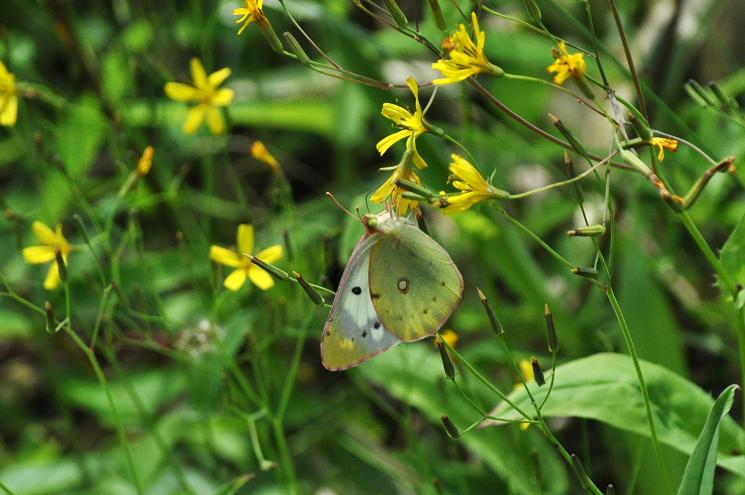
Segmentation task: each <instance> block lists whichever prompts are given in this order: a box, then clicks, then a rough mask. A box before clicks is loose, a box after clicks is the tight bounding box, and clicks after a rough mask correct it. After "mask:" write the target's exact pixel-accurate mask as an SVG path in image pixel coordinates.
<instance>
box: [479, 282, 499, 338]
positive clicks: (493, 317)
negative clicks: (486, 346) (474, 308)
mask: <svg viewBox="0 0 745 495" xmlns="http://www.w3.org/2000/svg"><path fill="white" fill-rule="evenodd" d="M476 291H477V292H478V294H479V299H480V300H481V304H483V305H484V310H485V311H486V316H487V317H488V318H489V323H491V327H492V330H494V333H495V334H497V337H501V336H502V334H503V333H504V328H503V327H502V323H501V322H500V321H499V318H497V315H495V314H494V311H492V309H491V305H490V304H489V301H488V300H487V299H486V296H485V295H484V293H483V292H481V289H479V288H478V287H477V288H476Z"/></svg>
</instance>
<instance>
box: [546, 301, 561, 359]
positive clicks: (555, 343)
mask: <svg viewBox="0 0 745 495" xmlns="http://www.w3.org/2000/svg"><path fill="white" fill-rule="evenodd" d="M543 317H544V318H545V319H546V333H547V334H548V350H549V352H556V351H558V350H559V340H558V339H557V338H556V327H555V326H554V315H553V313H551V309H550V308H549V307H548V304H544V305H543Z"/></svg>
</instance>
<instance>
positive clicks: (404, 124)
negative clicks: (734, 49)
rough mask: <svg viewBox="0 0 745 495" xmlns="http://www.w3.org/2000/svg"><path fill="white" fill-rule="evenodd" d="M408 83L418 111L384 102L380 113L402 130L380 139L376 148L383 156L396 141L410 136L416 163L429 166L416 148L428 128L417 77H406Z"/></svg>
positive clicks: (421, 166)
mask: <svg viewBox="0 0 745 495" xmlns="http://www.w3.org/2000/svg"><path fill="white" fill-rule="evenodd" d="M406 84H407V85H408V86H409V89H410V90H411V92H412V93H413V94H414V106H415V108H416V111H415V112H414V113H411V112H410V111H408V110H407V109H405V108H403V107H401V106H398V105H394V104H393V103H383V109H382V110H381V112H380V113H381V114H382V115H383V117H385V118H387V119H389V120H391V121H393V123H394V124H396V125H397V126H398V127H400V128H401V130H400V131H398V132H394V133H393V134H391V135H390V136H386V137H384V138H383V139H381V140H380V141H378V144H376V145H375V148H377V150H378V152H379V153H380V156H383V154H384V153H385V152H386V151H388V148H390V147H391V146H393V145H394V144H395V143H397V142H399V141H401V140H402V139H406V138H410V143H411V149H412V150H413V151H414V157H413V159H414V164H415V165H416V166H417V167H418V168H424V167H426V166H427V164H426V163H425V161H424V160H423V159H422V157H421V156H419V153H418V152H417V150H416V138H417V137H419V136H420V135H422V134H424V133H425V132H427V130H428V129H427V126H426V125H425V124H424V114H422V106H421V105H420V104H419V86H418V85H417V83H416V79H414V78H413V77H412V76H409V77H408V78H407V79H406ZM407 146H408V143H407Z"/></svg>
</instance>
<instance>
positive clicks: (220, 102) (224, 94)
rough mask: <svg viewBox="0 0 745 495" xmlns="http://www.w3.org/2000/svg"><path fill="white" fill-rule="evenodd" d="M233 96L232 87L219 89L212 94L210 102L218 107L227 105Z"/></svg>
mask: <svg viewBox="0 0 745 495" xmlns="http://www.w3.org/2000/svg"><path fill="white" fill-rule="evenodd" d="M234 96H235V92H234V91H233V90H232V89H229V88H223V89H219V90H217V92H216V93H215V94H214V96H212V104H213V105H215V106H218V107H224V106H227V105H228V104H229V103H230V102H231V101H233V97H234Z"/></svg>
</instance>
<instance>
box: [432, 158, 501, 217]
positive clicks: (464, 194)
mask: <svg viewBox="0 0 745 495" xmlns="http://www.w3.org/2000/svg"><path fill="white" fill-rule="evenodd" d="M451 159H452V160H453V161H452V162H451V163H450V178H449V179H448V180H449V181H450V182H451V183H452V184H453V186H455V188H456V189H458V190H459V191H460V192H459V193H456V194H445V195H443V196H442V197H441V198H440V200H439V202H438V203H439V204H438V206H439V207H440V208H442V209H443V211H444V212H445V213H459V212H462V211H465V210H467V209H468V208H470V207H471V206H473V205H475V204H476V203H480V202H481V201H485V200H487V199H498V198H507V197H508V196H509V194H508V193H507V192H505V191H502V190H501V189H497V188H496V187H494V186H492V185H491V184H489V183H488V182H487V181H486V179H484V177H483V176H482V175H481V174H480V173H479V171H478V170H476V168H475V167H474V166H473V165H471V164H470V163H469V162H468V160H466V159H465V158H463V157H462V156H458V155H456V154H452V155H451Z"/></svg>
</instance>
